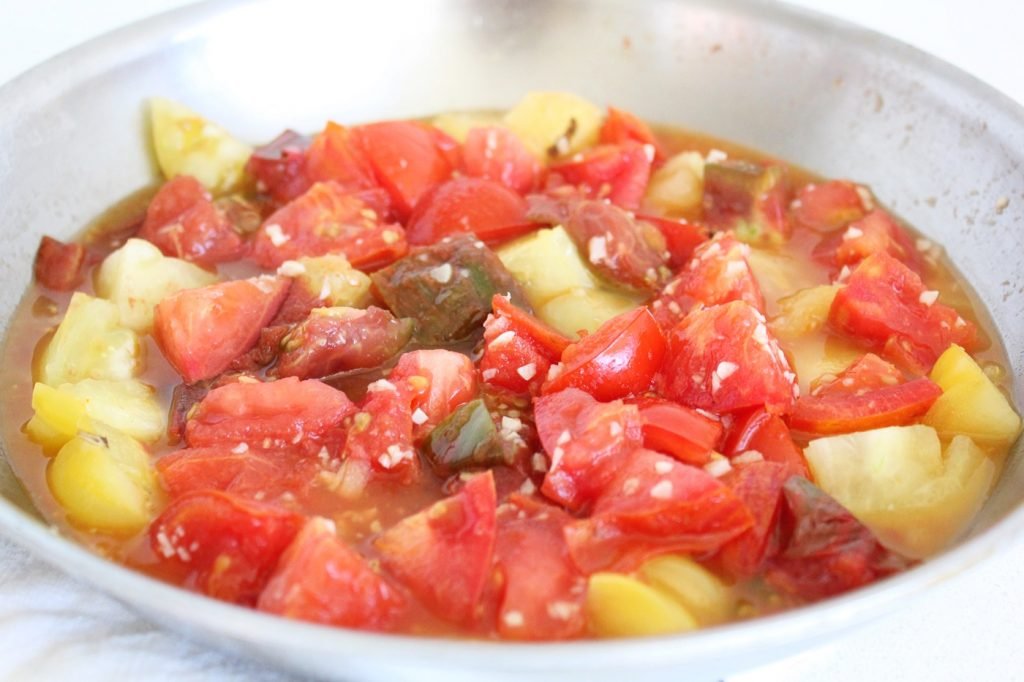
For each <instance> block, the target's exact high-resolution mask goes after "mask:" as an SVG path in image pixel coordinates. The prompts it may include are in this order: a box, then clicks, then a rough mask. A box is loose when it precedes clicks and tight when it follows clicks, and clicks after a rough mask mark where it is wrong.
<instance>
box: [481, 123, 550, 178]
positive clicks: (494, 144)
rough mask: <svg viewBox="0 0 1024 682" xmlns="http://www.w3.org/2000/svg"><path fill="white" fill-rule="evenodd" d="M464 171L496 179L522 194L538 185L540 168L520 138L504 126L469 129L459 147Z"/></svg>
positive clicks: (540, 173) (542, 170)
mask: <svg viewBox="0 0 1024 682" xmlns="http://www.w3.org/2000/svg"><path fill="white" fill-rule="evenodd" d="M462 156H463V161H464V163H465V165H466V174H467V175H469V176H471V177H476V178H486V179H487V180H493V181H494V182H500V183H501V184H503V185H505V186H506V187H508V188H509V189H511V190H512V191H514V192H518V193H519V194H526V193H527V192H529V191H531V190H533V189H534V188H535V187H537V185H539V184H540V177H541V175H542V173H543V172H544V169H543V167H542V166H541V165H540V163H539V162H538V161H537V159H536V157H534V155H533V154H531V153H530V150H529V149H527V148H526V145H525V144H523V142H522V140H520V139H519V138H518V137H516V135H515V133H513V132H512V131H511V130H509V129H508V128H502V127H499V126H486V127H482V128H473V129H472V130H470V131H469V133H468V134H467V135H466V143H465V144H464V145H463V147H462Z"/></svg>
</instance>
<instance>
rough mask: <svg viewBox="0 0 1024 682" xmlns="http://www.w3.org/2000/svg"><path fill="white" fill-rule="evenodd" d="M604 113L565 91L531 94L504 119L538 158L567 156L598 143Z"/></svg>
mask: <svg viewBox="0 0 1024 682" xmlns="http://www.w3.org/2000/svg"><path fill="white" fill-rule="evenodd" d="M603 119H604V112H602V111H601V109H599V108H598V107H596V106H594V105H593V104H591V103H590V102H588V101H587V100H585V99H583V98H582V97H579V96H577V95H573V94H570V93H568V92H531V93H528V94H527V95H526V96H525V97H523V99H522V100H520V101H519V103H518V104H517V105H516V106H514V107H512V108H511V109H510V110H509V111H508V112H507V113H506V114H505V117H504V119H503V121H504V123H505V125H506V126H508V128H509V129H510V130H511V131H512V132H513V133H515V134H516V135H518V136H519V138H520V139H521V140H522V141H523V142H524V143H525V144H526V146H527V147H528V148H529V149H530V151H532V152H533V153H534V155H536V156H537V157H539V158H549V157H552V158H554V157H559V156H566V155H568V154H572V153H575V152H578V151H581V150H583V149H584V148H586V147H589V146H591V145H592V144H594V143H595V142H596V141H597V138H598V134H599V133H600V131H601V123H602V121H603Z"/></svg>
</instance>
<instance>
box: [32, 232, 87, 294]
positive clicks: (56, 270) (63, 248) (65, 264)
mask: <svg viewBox="0 0 1024 682" xmlns="http://www.w3.org/2000/svg"><path fill="white" fill-rule="evenodd" d="M85 256H86V252H85V247H84V246H82V245H81V244H65V243H64V242H62V241H60V240H57V239H54V238H53V237H46V236H44V237H43V238H42V239H41V240H40V241H39V250H38V251H36V260H35V265H34V269H33V271H34V273H35V277H36V281H37V282H39V283H40V284H42V285H43V286H44V287H46V288H47V289H54V290H55V291H71V290H72V289H74V288H75V287H76V286H78V285H79V284H81V282H82V279H83V275H84V269H85Z"/></svg>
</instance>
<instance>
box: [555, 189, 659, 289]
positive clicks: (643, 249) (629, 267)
mask: <svg viewBox="0 0 1024 682" xmlns="http://www.w3.org/2000/svg"><path fill="white" fill-rule="evenodd" d="M570 205H571V208H570V210H569V214H568V219H567V220H566V221H565V223H564V226H565V230H566V232H568V233H569V236H570V237H572V240H573V242H575V244H576V247H577V248H578V249H579V250H580V253H581V254H583V255H585V256H586V258H587V261H588V262H589V263H590V265H591V267H593V268H594V269H595V270H596V271H597V272H598V273H600V274H602V275H604V276H606V277H608V278H609V279H611V280H613V281H615V282H618V283H619V284H622V285H624V286H627V287H629V288H632V289H636V290H638V291H643V292H649V291H651V290H652V289H656V288H658V286H660V285H661V283H662V282H663V281H664V279H665V276H666V275H667V273H666V271H665V269H664V267H663V266H664V265H665V262H666V257H665V238H664V237H662V235H661V232H659V231H658V229H657V228H655V227H653V226H651V225H649V224H648V223H645V222H637V221H636V220H634V219H633V218H632V217H631V216H630V215H629V214H628V213H626V211H624V210H622V209H620V208H618V207H616V206H613V205H611V204H607V203H605V202H603V201H592V200H577V201H570Z"/></svg>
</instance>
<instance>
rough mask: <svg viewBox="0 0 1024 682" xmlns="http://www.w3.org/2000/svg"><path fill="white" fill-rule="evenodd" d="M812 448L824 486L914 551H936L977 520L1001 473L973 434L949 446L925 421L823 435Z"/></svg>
mask: <svg viewBox="0 0 1024 682" xmlns="http://www.w3.org/2000/svg"><path fill="white" fill-rule="evenodd" d="M805 452H806V455H807V460H808V462H809V463H810V465H811V470H812V471H813V472H814V478H815V480H816V481H817V482H818V484H819V485H820V486H821V487H822V489H823V490H825V491H826V492H827V493H829V494H830V495H832V496H833V497H834V498H835V499H836V500H837V501H838V502H839V503H841V504H843V505H844V506H845V507H846V508H848V509H849V510H850V511H851V512H853V514H854V515H856V516H857V518H858V519H860V520H861V521H862V522H863V523H864V524H865V525H867V526H868V527H869V528H871V529H872V530H873V531H874V532H875V534H876V535H878V537H879V539H881V540H882V541H883V542H884V543H885V544H886V545H888V546H889V547H891V548H893V549H895V550H897V551H899V552H900V553H902V554H904V555H906V556H910V557H914V558H922V557H925V556H929V555H931V554H933V553H935V552H936V551H938V550H939V549H941V548H942V547H943V546H944V545H946V544H947V543H948V542H949V541H950V540H951V539H953V538H954V537H955V536H956V535H957V534H958V533H959V532H960V531H961V530H962V529H963V528H964V527H965V526H966V525H967V523H969V522H970V519H971V518H972V517H973V516H974V513H975V512H976V511H977V510H978V508H979V507H980V506H981V502H982V500H983V499H984V496H985V494H986V493H987V492H988V488H989V485H990V484H991V482H992V479H993V476H994V475H995V465H994V463H993V462H991V461H990V460H989V459H988V458H987V457H986V456H985V453H984V452H982V451H981V450H980V449H979V448H978V447H977V446H976V445H974V444H973V443H972V442H971V440H970V439H969V438H966V437H963V436H958V437H956V438H955V439H954V440H953V442H952V443H951V444H950V445H949V447H948V448H947V450H946V452H945V453H943V452H942V446H941V444H940V442H939V438H938V435H937V434H936V432H935V430H934V429H932V428H931V427H929V426H923V425H915V426H904V427H889V428H884V429H875V430H873V431H863V432H860V433H852V434H847V435H844V436H832V437H829V438H819V439H817V440H813V441H811V442H810V443H809V444H808V446H807V449H806V451H805Z"/></svg>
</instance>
